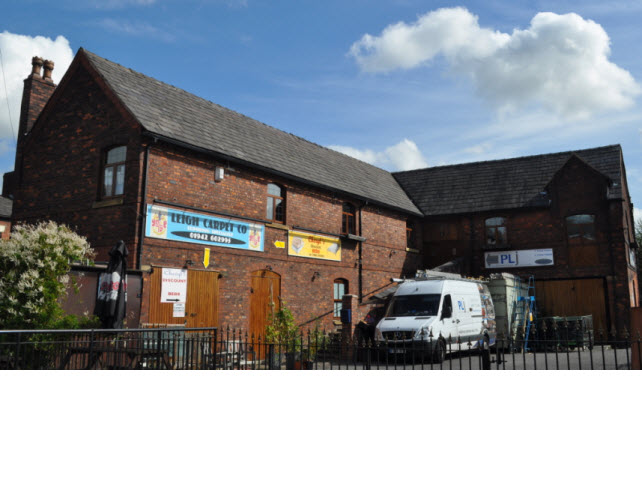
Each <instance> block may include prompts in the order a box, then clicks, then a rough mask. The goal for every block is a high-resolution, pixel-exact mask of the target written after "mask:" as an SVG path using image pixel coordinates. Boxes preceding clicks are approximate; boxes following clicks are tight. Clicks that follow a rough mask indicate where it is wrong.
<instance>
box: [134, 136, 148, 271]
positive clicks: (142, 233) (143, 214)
mask: <svg viewBox="0 0 642 480" xmlns="http://www.w3.org/2000/svg"><path fill="white" fill-rule="evenodd" d="M150 148H151V145H150V144H149V143H148V144H147V146H146V147H145V158H144V160H143V198H142V200H141V207H140V209H141V213H140V214H139V215H138V218H139V220H140V237H139V241H138V261H137V264H138V269H139V270H141V269H142V267H143V263H142V262H143V240H144V238H145V224H146V223H147V211H146V202H147V164H148V162H149V149H150Z"/></svg>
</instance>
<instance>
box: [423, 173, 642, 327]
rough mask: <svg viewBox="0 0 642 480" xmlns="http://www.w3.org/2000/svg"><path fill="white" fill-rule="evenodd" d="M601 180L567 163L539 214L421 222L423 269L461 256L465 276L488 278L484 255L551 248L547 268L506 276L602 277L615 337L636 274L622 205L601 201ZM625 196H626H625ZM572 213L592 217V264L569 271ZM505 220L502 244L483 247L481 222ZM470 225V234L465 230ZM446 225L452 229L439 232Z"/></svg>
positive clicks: (514, 212)
mask: <svg viewBox="0 0 642 480" xmlns="http://www.w3.org/2000/svg"><path fill="white" fill-rule="evenodd" d="M606 189H607V181H606V179H605V178H604V177H603V176H601V175H599V174H597V173H596V172H595V171H594V170H592V169H591V168H589V167H587V166H586V165H585V164H584V163H582V162H579V161H577V160H571V161H570V162H569V163H567V165H566V166H565V167H563V168H562V169H561V170H560V171H559V172H558V174H557V175H556V176H555V178H554V179H553V181H552V182H551V184H550V185H549V187H548V191H549V198H550V200H551V205H550V207H549V208H542V209H520V210H506V211H493V212H486V213H476V214H466V215H461V216H452V217H441V218H436V217H435V218H428V219H426V220H425V234H424V242H425V249H424V250H425V252H426V255H425V259H426V266H427V267H435V266H437V265H440V264H442V263H445V262H447V261H449V260H451V259H452V258H453V255H452V253H451V251H452V249H453V248H455V249H456V250H457V254H456V255H455V256H460V255H461V254H460V253H459V252H460V251H462V252H464V254H465V257H466V261H465V273H467V274H469V275H472V276H488V275H489V274H490V273H493V272H495V271H499V270H495V269H485V268H484V253H485V252H487V251H492V250H528V249H537V248H552V249H553V255H554V262H555V264H554V265H553V266H548V267H534V268H516V269H509V270H507V271H510V273H513V274H515V275H519V276H520V277H522V278H527V277H529V276H530V275H534V276H535V278H536V279H537V280H545V279H570V278H586V277H602V278H605V279H606V280H607V286H608V292H607V294H608V301H609V305H608V308H609V316H610V318H611V327H615V328H616V329H617V331H618V332H620V331H621V330H622V328H623V327H624V326H626V325H627V324H628V318H629V308H630V304H631V297H630V293H629V283H630V282H632V281H633V280H631V277H633V276H635V278H636V280H635V281H637V275H636V274H635V273H634V271H633V270H632V269H631V268H630V267H629V266H628V250H627V249H628V242H627V239H626V233H627V232H626V231H625V225H626V224H625V223H624V222H623V219H624V218H625V216H626V213H625V211H624V210H625V207H626V206H627V205H628V204H629V202H630V200H628V198H627V199H626V200H625V201H621V200H611V201H609V200H607V198H606V191H607V190H606ZM626 195H627V197H628V193H627V194H626ZM575 214H593V215H595V216H596V218H595V221H596V226H595V230H596V236H597V239H596V244H597V246H598V262H597V263H595V264H592V265H589V266H573V265H571V264H570V262H569V244H568V236H567V232H566V217H567V216H569V215H575ZM491 217H505V218H506V222H507V223H506V227H507V237H508V244H507V245H505V246H498V247H497V248H493V247H489V246H487V245H486V237H485V220H486V219H487V218H491ZM471 224H472V229H471ZM444 225H452V226H453V227H452V229H448V228H444ZM453 230H454V231H456V232H457V233H456V235H455V237H456V238H455V239H450V240H443V241H440V242H435V238H437V237H439V235H438V232H439V231H453Z"/></svg>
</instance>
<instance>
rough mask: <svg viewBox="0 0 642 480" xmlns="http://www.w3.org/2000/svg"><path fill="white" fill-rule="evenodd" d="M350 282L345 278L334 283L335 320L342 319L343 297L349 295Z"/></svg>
mask: <svg viewBox="0 0 642 480" xmlns="http://www.w3.org/2000/svg"><path fill="white" fill-rule="evenodd" d="M348 293H349V292H348V281H347V280H346V279H345V278H337V279H336V280H335V281H334V293H333V297H334V314H333V315H334V318H336V319H339V318H341V308H342V306H343V296H344V295H347V294H348Z"/></svg>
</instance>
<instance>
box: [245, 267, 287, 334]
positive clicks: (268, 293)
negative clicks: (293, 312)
mask: <svg viewBox="0 0 642 480" xmlns="http://www.w3.org/2000/svg"><path fill="white" fill-rule="evenodd" d="M280 295H281V276H280V275H279V274H278V273H274V272H271V271H270V270H258V271H256V272H252V278H251V285H250V332H249V333H250V335H254V338H255V339H258V337H259V336H260V337H261V339H264V338H265V326H266V324H267V321H268V318H269V316H270V314H272V313H273V312H276V311H277V310H278V309H279V308H280V307H281V300H280Z"/></svg>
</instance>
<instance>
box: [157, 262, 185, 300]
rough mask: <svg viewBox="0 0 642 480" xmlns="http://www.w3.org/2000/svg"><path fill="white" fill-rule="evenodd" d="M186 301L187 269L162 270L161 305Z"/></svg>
mask: <svg viewBox="0 0 642 480" xmlns="http://www.w3.org/2000/svg"><path fill="white" fill-rule="evenodd" d="M186 301H187V269H185V268H163V274H162V275H161V303H170V302H171V303H174V302H177V303H185V302H186Z"/></svg>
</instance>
